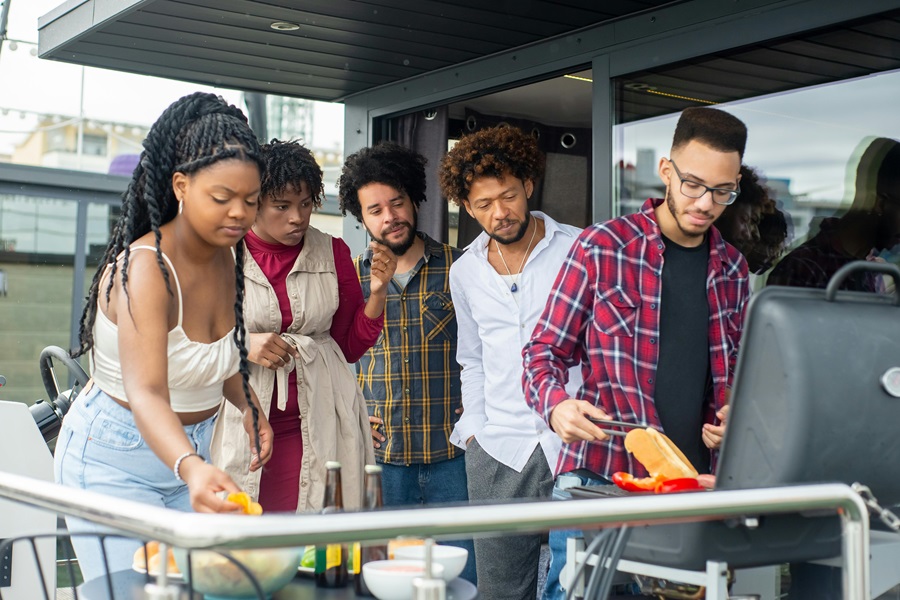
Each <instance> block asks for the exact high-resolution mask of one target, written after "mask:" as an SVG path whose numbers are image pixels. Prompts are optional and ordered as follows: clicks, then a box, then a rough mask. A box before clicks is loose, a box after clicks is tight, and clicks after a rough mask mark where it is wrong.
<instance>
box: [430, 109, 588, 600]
mask: <svg viewBox="0 0 900 600" xmlns="http://www.w3.org/2000/svg"><path fill="white" fill-rule="evenodd" d="M543 168H544V157H543V156H542V155H541V153H540V151H539V150H538V148H537V144H536V142H535V140H534V138H532V137H530V136H528V135H525V134H524V133H522V132H521V131H519V130H518V129H515V128H512V127H497V128H491V129H486V130H482V131H479V132H477V133H475V134H472V135H469V136H466V137H464V138H463V139H461V140H460V141H459V142H458V143H457V144H456V146H454V148H453V149H452V150H451V151H450V152H449V153H448V154H447V155H446V156H445V157H444V160H443V161H442V163H441V169H440V181H441V190H442V192H443V194H444V196H446V197H447V198H448V199H449V200H450V201H452V202H454V203H456V204H457V205H459V206H460V207H462V208H465V209H466V212H468V213H469V215H471V216H472V217H473V218H474V219H475V220H476V221H478V223H479V225H481V227H482V229H483V230H484V231H483V232H482V233H481V234H480V235H479V236H478V237H477V238H476V239H475V241H474V242H472V244H470V245H469V247H468V248H467V251H466V253H465V254H463V256H462V257H461V258H459V259H458V260H457V261H456V262H454V263H453V265H452V266H451V268H450V293H451V294H452V296H453V303H454V307H455V310H456V320H457V325H458V335H459V339H458V346H457V361H458V362H459V364H460V366H461V367H462V373H461V380H462V403H463V409H464V411H463V414H462V417H461V418H460V420H459V422H457V424H456V427H455V428H454V430H453V434H452V435H451V437H450V441H451V442H452V443H454V444H456V445H457V446H459V447H460V448H465V449H466V475H467V478H468V488H469V499H470V500H474V501H479V500H482V501H485V500H505V499H511V498H546V499H549V498H550V494H551V492H552V489H553V472H554V470H555V468H556V462H557V459H558V456H559V451H560V447H561V440H560V438H559V437H558V436H557V435H556V434H555V433H554V432H553V431H552V430H551V429H550V428H549V427H548V426H547V424H546V423H545V422H544V420H543V419H542V418H541V417H540V416H539V415H537V414H536V413H534V412H533V411H532V410H531V408H530V407H529V406H528V404H527V403H526V402H525V395H524V393H523V391H522V348H523V347H524V345H525V343H526V342H528V340H529V339H530V337H531V332H532V330H533V329H534V327H535V325H536V324H537V320H538V317H540V315H541V313H542V311H543V310H544V306H545V305H546V303H547V297H548V295H549V293H550V288H551V286H552V285H553V281H554V280H555V279H556V273H557V272H558V271H559V268H560V266H561V265H562V263H563V261H564V260H565V258H566V255H567V254H568V251H569V248H570V247H571V246H572V243H573V242H574V241H575V239H576V237H577V236H578V234H579V232H580V230H579V229H578V228H576V227H571V226H569V225H562V224H559V223H557V222H556V221H554V220H553V219H551V218H550V217H548V216H547V215H545V214H543V213H540V212H537V211H535V212H531V211H529V209H528V198H529V197H530V196H531V194H532V192H533V190H534V181H535V180H537V179H538V178H540V177H541V175H542V174H543ZM580 384H581V374H580V371H579V369H578V368H577V367H575V368H573V369H572V370H571V371H570V376H569V385H570V386H571V387H572V391H574V390H576V389H577V388H578V386H579V385H580ZM540 544H541V536H540V535H526V536H507V537H490V538H477V539H476V540H475V557H476V565H477V571H478V591H479V595H480V596H481V597H484V598H490V599H491V600H494V599H498V598H509V599H514V600H521V599H522V598H535V597H536V594H537V578H538V564H539V560H540Z"/></svg>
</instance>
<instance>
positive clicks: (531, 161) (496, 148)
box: [439, 125, 544, 206]
mask: <svg viewBox="0 0 900 600" xmlns="http://www.w3.org/2000/svg"><path fill="white" fill-rule="evenodd" d="M507 173H509V174H511V175H512V176H513V177H515V178H516V179H520V180H522V181H526V180H531V181H535V180H536V179H539V178H540V177H541V176H542V175H543V174H544V155H543V154H542V153H541V151H540V150H538V145H537V140H535V139H534V138H533V137H531V136H530V135H527V134H525V133H523V132H522V130H520V129H518V128H516V127H511V126H509V125H500V126H497V127H490V128H487V129H482V130H481V131H478V132H476V133H473V134H470V135H467V136H464V137H463V138H462V139H460V140H459V142H457V144H456V145H455V146H454V147H453V149H452V150H450V152H448V153H447V155H446V156H444V159H443V160H442V161H441V169H440V173H439V177H440V184H441V193H442V194H443V195H444V196H445V197H446V198H447V199H448V200H450V201H451V202H453V203H454V204H456V205H457V206H462V204H463V202H464V201H465V200H467V199H468V197H469V190H471V189H472V183H473V182H474V181H475V179H477V178H478V177H496V178H500V177H503V176H504V175H505V174H507Z"/></svg>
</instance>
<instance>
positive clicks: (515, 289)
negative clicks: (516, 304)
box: [509, 283, 519, 294]
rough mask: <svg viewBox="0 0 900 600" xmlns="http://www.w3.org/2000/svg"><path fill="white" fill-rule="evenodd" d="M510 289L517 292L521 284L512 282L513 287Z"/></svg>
mask: <svg viewBox="0 0 900 600" xmlns="http://www.w3.org/2000/svg"><path fill="white" fill-rule="evenodd" d="M509 291H511V292H512V293H514V294H515V293H516V292H518V291H519V286H517V285H516V284H515V283H513V284H512V287H511V288H509Z"/></svg>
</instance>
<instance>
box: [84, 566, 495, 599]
mask: <svg viewBox="0 0 900 600" xmlns="http://www.w3.org/2000/svg"><path fill="white" fill-rule="evenodd" d="M109 580H110V583H111V584H112V593H113V595H112V596H110V594H109V586H108V585H107V578H106V577H98V578H96V579H91V580H90V581H87V582H85V583H84V584H82V585H81V586H80V587H79V588H78V597H79V598H83V599H84V600H132V599H133V598H141V597H143V593H144V584H145V583H147V577H146V575H144V574H142V573H138V572H137V571H133V570H131V569H128V570H125V571H118V572H116V573H113V574H111V575H110V577H109ZM151 581H153V578H151ZM176 583H177V584H178V588H179V595H178V600H202V598H203V596H202V595H201V594H199V593H194V596H193V599H192V598H191V597H190V595H189V593H188V590H187V586H186V585H184V584H183V583H182V582H181V580H180V579H178V580H176ZM477 597H478V591H477V590H476V589H475V586H474V585H472V584H471V583H469V582H468V581H466V580H465V579H459V578H457V579H454V580H453V581H451V582H450V583H448V584H447V600H475V598H477ZM355 598H358V596H357V595H356V593H355V592H354V591H353V585H352V583H351V584H350V585H348V586H347V587H345V588H339V589H326V588H317V587H316V584H315V582H314V581H313V580H312V578H311V577H308V576H304V575H298V576H297V577H295V578H294V579H293V580H291V582H290V583H288V585H287V587H285V588H284V589H282V590H281V591H279V592H277V593H276V594H275V595H274V596H273V597H272V600H326V599H327V600H350V599H355Z"/></svg>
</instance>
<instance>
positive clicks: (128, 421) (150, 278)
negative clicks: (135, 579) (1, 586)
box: [55, 93, 272, 579]
mask: <svg viewBox="0 0 900 600" xmlns="http://www.w3.org/2000/svg"><path fill="white" fill-rule="evenodd" d="M143 145H144V150H143V152H142V153H141V158H140V164H139V165H138V166H137V167H136V168H135V170H134V174H133V176H132V180H131V182H130V184H129V185H128V189H127V191H126V192H125V194H124V196H123V199H122V212H121V215H120V217H119V220H118V222H117V223H116V225H115V227H114V229H113V232H112V236H111V238H112V239H111V240H110V242H109V246H108V247H107V249H106V253H105V254H104V258H103V261H102V262H101V265H100V267H99V269H98V270H97V273H96V274H95V275H94V279H93V282H92V284H91V290H90V295H89V297H88V302H87V306H86V307H85V309H84V314H83V316H82V319H81V326H80V331H79V335H80V347H79V348H77V349H76V350H75V352H74V353H73V354H74V355H75V356H79V355H81V354H84V353H88V354H89V357H90V362H91V374H92V382H91V384H89V385H88V386H87V387H86V388H85V390H84V392H82V394H81V395H80V396H79V397H78V398H77V400H76V401H75V403H74V404H73V406H72V408H71V410H70V411H69V414H68V415H67V416H66V418H65V420H64V421H63V427H62V431H61V432H60V435H59V440H58V442H57V446H56V457H55V474H56V480H57V481H58V482H59V483H62V484H63V485H69V486H73V487H80V488H83V489H87V490H92V491H96V492H100V493H105V494H110V495H114V496H117V497H119V498H126V499H131V500H135V501H139V502H144V503H147V504H154V505H157V506H165V507H168V508H174V509H177V510H183V511H190V510H191V509H192V508H193V510H195V511H198V512H229V511H234V510H237V509H238V508H239V507H238V505H236V504H234V503H232V502H227V501H225V500H223V499H222V498H221V497H219V496H218V495H217V492H221V491H226V492H238V491H240V489H239V488H238V486H237V485H235V483H234V481H232V479H231V478H230V477H229V476H228V475H226V474H225V473H224V472H223V471H221V470H220V469H218V468H216V467H214V466H212V465H211V464H209V463H208V462H207V461H208V459H209V443H210V438H211V436H212V430H213V424H214V422H215V418H216V414H217V412H218V410H219V406H220V404H221V403H222V397H223V396H224V397H225V398H226V399H227V400H228V402H229V403H231V404H232V405H234V406H235V407H236V409H237V410H239V411H240V412H241V415H242V423H243V427H244V429H245V431H246V432H247V434H248V437H249V440H250V447H249V448H247V447H246V446H243V448H244V452H246V454H247V455H248V456H251V455H252V459H250V460H248V462H249V463H250V468H251V469H259V468H260V467H261V466H262V464H264V463H265V462H266V461H267V460H268V458H269V456H270V454H271V452H272V430H271V428H270V427H269V424H268V421H267V420H266V418H265V416H264V415H262V414H260V412H259V409H258V403H257V401H256V398H255V397H254V396H253V394H252V392H251V389H250V386H249V382H248V372H249V369H248V363H247V350H246V343H245V333H244V326H243V272H242V268H241V267H242V264H243V256H242V247H241V246H240V245H237V244H238V242H239V241H240V239H241V238H242V237H243V235H244V234H245V233H246V232H247V230H248V229H249V228H250V225H251V224H252V223H253V221H254V219H255V218H256V211H257V204H258V201H259V189H260V175H261V172H262V168H263V164H262V160H261V156H260V148H259V144H258V142H257V141H256V138H255V137H254V135H253V132H252V131H251V130H250V128H249V126H248V125H247V120H246V118H245V117H244V115H243V113H241V111H240V110H239V109H237V108H236V107H234V106H231V105H228V104H227V103H226V102H225V101H224V100H222V98H220V97H218V96H214V95H212V94H203V93H196V94H192V95H190V96H185V97H183V98H181V99H180V100H178V101H176V102H175V103H174V104H172V105H171V106H170V107H169V108H167V109H166V110H165V111H164V112H163V114H162V115H161V116H160V118H159V119H158V120H157V121H156V123H154V125H153V127H152V128H151V129H150V133H149V134H148V135H147V138H146V140H144V144H143ZM236 245H237V247H236V248H235V246H236ZM67 522H68V526H69V529H70V531H72V532H73V533H75V532H84V531H89V532H93V531H100V528H99V527H97V526H95V525H92V524H90V523H86V522H84V521H80V520H76V519H68V520H67ZM73 543H74V546H75V552H76V555H77V557H78V559H79V564H80V567H81V570H82V573H83V575H84V577H85V579H92V578H94V577H98V576H101V575H104V574H105V573H106V572H107V571H109V572H113V571H118V570H122V569H126V568H129V567H130V566H131V561H132V556H133V554H134V552H135V551H136V550H137V548H138V547H139V546H140V542H138V541H136V540H122V539H115V540H109V541H108V542H107V543H106V551H105V553H104V552H102V551H101V547H100V544H99V543H98V542H97V539H96V538H95V537H93V536H74V537H73ZM104 554H105V556H104ZM104 563H106V564H104Z"/></svg>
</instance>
